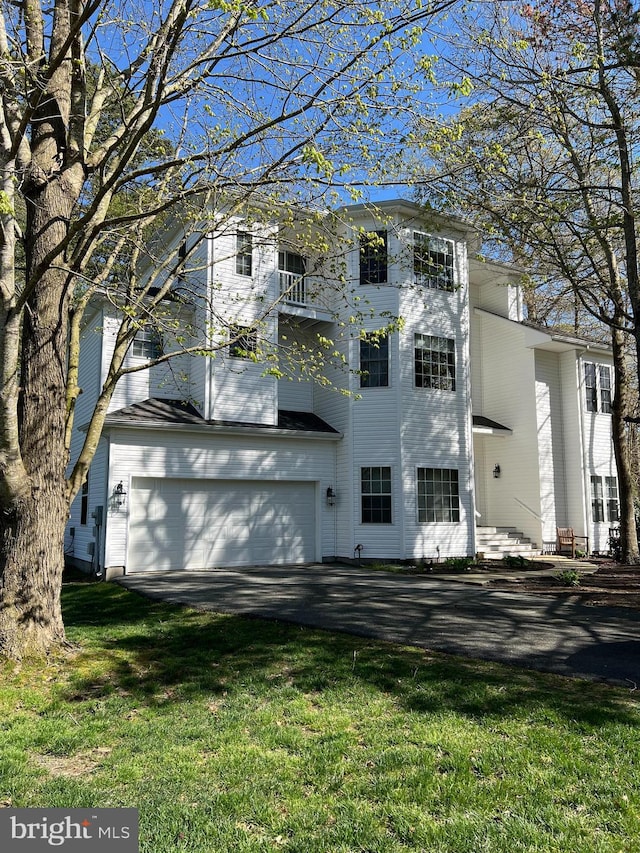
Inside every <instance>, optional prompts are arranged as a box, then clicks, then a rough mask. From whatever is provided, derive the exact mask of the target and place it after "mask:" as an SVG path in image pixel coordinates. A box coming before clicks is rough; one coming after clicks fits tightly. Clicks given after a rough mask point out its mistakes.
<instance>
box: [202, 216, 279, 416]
mask: <svg viewBox="0 0 640 853" xmlns="http://www.w3.org/2000/svg"><path fill="white" fill-rule="evenodd" d="M238 230H251V229H250V228H249V226H247V224H246V223H244V222H242V220H237V221H236V222H235V223H233V224H232V225H231V226H230V227H229V228H228V230H227V232H225V233H224V234H222V235H220V236H218V237H216V239H215V240H214V241H213V268H212V283H211V287H212V301H215V304H216V318H217V319H216V318H214V319H213V321H212V322H213V325H214V340H216V341H217V342H218V344H219V345H220V346H221V349H220V352H219V356H218V357H217V358H216V359H215V361H213V362H212V364H211V367H210V369H211V370H212V380H211V381H212V384H211V392H210V400H211V409H210V412H209V417H210V418H213V419H216V420H230V421H246V422H249V423H259V424H266V425H273V424H276V423H277V416H278V414H277V409H278V406H277V382H276V379H275V378H274V377H272V376H265V375H263V374H264V368H265V365H264V364H255V363H253V362H252V361H251V360H250V359H244V358H232V357H229V354H228V350H227V347H226V344H225V342H226V340H227V339H228V337H229V329H230V328H232V327H234V326H247V327H249V326H251V325H252V324H254V323H256V322H257V321H258V326H257V330H256V333H257V336H258V339H259V341H260V346H261V347H262V348H265V349H268V347H269V346H270V345H272V344H273V342H274V341H275V340H276V336H277V318H276V316H275V314H272V315H270V316H267V317H266V318H265V319H264V320H263V321H260V318H261V317H262V316H263V314H264V312H265V310H266V309H268V307H269V306H270V305H271V304H273V302H274V300H275V296H276V282H277V246H276V244H275V242H270V241H269V237H268V234H267V233H263V232H257V234H256V237H259V238H260V239H259V240H257V241H256V243H255V247H254V251H253V269H252V275H251V276H245V275H238V274H237V273H236V266H235V262H236V236H237V231H238ZM253 230H255V229H253ZM216 324H217V325H216Z"/></svg>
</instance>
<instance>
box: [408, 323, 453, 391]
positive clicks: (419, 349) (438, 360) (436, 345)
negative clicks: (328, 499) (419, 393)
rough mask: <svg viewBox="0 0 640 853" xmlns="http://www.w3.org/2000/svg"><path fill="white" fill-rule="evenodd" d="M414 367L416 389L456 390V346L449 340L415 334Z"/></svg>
mask: <svg viewBox="0 0 640 853" xmlns="http://www.w3.org/2000/svg"><path fill="white" fill-rule="evenodd" d="M414 366H415V383H416V388H433V389H435V390H436V391H455V390H456V346H455V341H454V340H452V339H451V338H440V337H438V336H437V335H422V334H416V335H415V339H414Z"/></svg>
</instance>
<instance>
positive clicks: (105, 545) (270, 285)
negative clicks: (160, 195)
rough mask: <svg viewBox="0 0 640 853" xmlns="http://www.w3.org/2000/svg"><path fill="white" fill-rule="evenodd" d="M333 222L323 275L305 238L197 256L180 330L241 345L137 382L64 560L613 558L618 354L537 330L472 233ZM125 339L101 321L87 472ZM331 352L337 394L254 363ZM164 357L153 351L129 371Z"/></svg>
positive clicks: (396, 217) (223, 238)
mask: <svg viewBox="0 0 640 853" xmlns="http://www.w3.org/2000/svg"><path fill="white" fill-rule="evenodd" d="M331 221H332V223H337V225H336V230H335V233H334V236H333V238H332V239H333V240H334V241H335V243H334V244H331V245H330V246H329V249H328V251H325V253H324V255H323V256H322V257H320V255H316V257H315V258H313V259H310V258H307V257H304V255H303V250H300V251H296V250H295V248H296V247H295V242H294V241H292V239H291V233H289V234H286V233H285V231H284V230H283V229H280V230H279V229H278V228H277V227H276V226H275V225H274V224H273V223H266V224H263V225H261V226H260V228H257V227H256V225H255V223H254V222H253V221H252V222H245V221H243V220H242V219H241V218H240V217H238V219H237V221H235V222H234V225H233V228H232V229H229V228H227V229H225V231H224V232H220V233H212V234H209V235H208V236H207V239H204V240H202V242H201V243H200V244H199V246H198V249H197V251H196V252H195V253H194V258H195V260H194V262H193V266H194V268H196V267H197V270H198V271H197V272H195V273H194V275H193V281H192V284H191V286H192V289H193V288H195V289H196V290H197V289H198V288H200V289H201V291H202V294H203V300H202V301H201V302H198V299H197V298H196V299H195V300H194V303H193V305H191V306H188V307H187V308H184V307H183V309H181V310H192V311H193V312H195V314H198V312H200V314H203V313H204V314H206V316H204V317H201V319H204V320H205V321H206V322H210V323H211V325H212V326H215V324H214V323H213V320H212V317H210V316H209V314H212V315H215V318H216V322H217V323H220V319H221V318H222V320H223V323H222V326H220V328H221V329H222V327H223V326H225V325H226V331H224V332H222V331H220V332H219V333H217V332H215V331H214V332H212V335H213V336H214V337H215V335H216V334H227V335H230V336H231V342H230V343H228V345H225V346H224V348H223V349H222V350H221V352H220V357H217V358H210V357H205V356H203V355H197V356H186V355H182V356H180V357H179V358H178V359H177V360H176V361H177V364H174V365H173V367H171V368H169V367H167V366H164V367H160V366H158V367H154V368H152V369H150V370H145V371H142V372H138V373H131V374H128V375H127V376H126V377H125V378H124V379H123V380H122V382H121V383H120V385H119V388H118V390H117V392H116V394H115V396H114V398H113V400H112V403H111V408H110V414H109V415H108V418H107V422H106V426H105V429H104V432H103V436H102V438H101V441H100V445H99V449H98V452H97V454H96V457H95V459H94V461H93V464H92V466H91V469H90V472H89V477H88V481H87V483H86V485H85V487H84V488H83V491H82V494H80V495H79V496H78V498H77V500H76V501H75V502H74V505H73V507H72V512H71V517H70V521H69V526H68V533H67V538H66V550H67V555H68V557H69V559H70V560H71V561H73V562H75V563H77V564H80V565H85V566H86V565H92V566H93V567H94V569H96V570H100V571H102V570H103V569H104V570H106V574H107V575H108V576H109V575H114V574H117V573H122V572H127V573H130V572H144V571H153V570H161V569H169V568H172V569H196V568H198V569H200V568H213V567H216V566H244V565H253V564H269V563H273V564H276V563H283V564H284V563H309V562H316V561H322V560H325V561H329V560H334V559H353V558H359V559H362V560H374V559H378V560H408V561H417V560H421V559H423V558H424V559H426V560H436V559H444V558H446V557H448V556H462V555H468V554H474V553H476V552H477V551H485V552H490V551H491V550H492V548H493V549H494V550H495V552H496V553H497V554H501V553H503V552H507V553H517V552H519V551H520V552H524V553H527V552H531V551H538V552H539V551H541V550H543V549H544V548H545V547H550V545H549V543H551V545H552V543H553V542H554V541H555V537H556V528H557V527H573V528H574V530H575V533H576V534H580V535H586V536H588V537H589V542H590V548H591V549H592V550H596V551H598V550H606V549H607V547H608V546H607V540H608V535H609V527H610V526H611V524H612V523H614V522H615V521H616V520H617V517H618V492H617V476H616V469H615V462H614V456H613V448H612V440H611V416H610V409H611V395H612V374H613V368H612V361H611V355H610V352H609V350H608V349H607V348H606V347H604V346H601V345H598V344H593V343H589V342H586V341H583V340H578V339H575V338H571V337H568V336H566V335H556V334H554V333H553V332H552V331H550V330H544V329H539V328H534V327H532V326H530V325H528V324H527V323H526V322H525V320H524V317H523V307H522V300H521V293H520V289H519V284H518V281H519V278H520V273H519V272H518V270H516V269H514V268H511V267H508V266H504V265H500V264H495V263H489V262H481V261H479V260H477V259H476V258H475V254H474V245H475V243H476V235H475V234H474V233H473V231H471V230H470V229H469V227H468V226H467V225H466V224H465V223H463V222H461V221H458V220H455V219H450V218H444V217H440V218H434V217H433V216H427V215H426V214H425V213H424V212H423V210H422V209H421V208H420V207H418V206H417V205H415V204H413V203H410V202H406V201H393V202H383V203H380V204H377V205H375V206H370V205H365V204H363V205H354V206H351V207H348V208H345V209H344V210H342V211H339V214H338V215H337V216H336V215H335V214H332V216H331ZM372 234H374V235H375V236H374V237H373V238H372V237H371V235H372ZM363 235H364V236H363ZM334 249H335V250H334ZM338 259H339V263H338ZM196 261H197V263H196ZM194 282H195V284H194ZM205 297H206V298H205ZM278 297H280V301H277V300H278ZM272 302H273V303H275V307H274V309H273V310H272V311H271V312H270V313H269V315H268V317H267V319H266V322H264V323H262V324H260V326H258V327H253V326H252V322H253V321H254V319H255V317H256V316H257V312H258V310H263V308H264V305H265V304H267V305H268V304H271V303H272ZM354 306H358V308H357V309H356V308H354ZM354 315H355V316H354ZM397 317H399V318H402V322H401V323H399V324H397V326H393V327H392V330H391V331H389V332H388V334H382V335H378V336H372V335H371V334H369V335H367V332H369V333H371V332H373V331H376V330H379V329H380V328H381V327H384V326H386V325H387V324H388V323H389V318H397ZM117 324H118V316H117V314H116V313H115V311H114V309H113V308H112V306H110V305H109V304H108V303H107V302H104V303H101V302H99V301H96V303H95V313H94V314H93V315H92V316H91V317H90V318H89V319H88V322H87V324H86V327H85V330H84V335H83V342H82V348H81V374H80V385H81V387H82V388H83V394H82V395H81V397H80V398H79V401H78V408H77V414H76V423H77V429H78V432H77V435H76V437H75V439H74V446H73V448H72V452H74V453H77V452H78V447H79V443H80V442H81V440H82V426H83V424H85V423H86V422H87V420H88V417H89V411H90V409H91V407H92V406H93V403H94V401H95V398H96V394H97V390H98V388H99V387H101V383H102V382H103V380H104V378H105V375H106V370H107V365H108V360H109V358H110V355H111V351H112V348H113V345H114V336H115V329H116V327H117ZM318 334H320V335H322V337H323V339H324V340H326V341H332V342H333V344H332V348H333V350H334V352H335V353H336V354H337V355H339V356H340V357H341V358H342V359H343V360H344V363H345V365H346V369H341V368H340V367H339V366H327V367H326V370H325V371H324V373H325V376H326V377H328V378H329V379H330V383H329V384H330V385H331V386H333V387H327V384H326V383H324V384H323V383H318V382H314V381H312V380H311V379H310V378H309V376H308V375H307V374H308V372H309V371H306V370H305V368H304V366H302V367H301V368H300V369H298V370H296V369H295V368H294V367H288V368H283V372H284V373H285V374H288V375H284V376H279V375H274V373H277V371H276V372H274V371H269V370H268V367H269V364H268V363H267V364H266V365H265V363H264V362H260V361H258V362H256V361H254V359H252V357H251V356H252V355H253V353H254V350H255V349H256V347H257V343H258V340H257V339H258V337H261V338H264V341H265V342H266V343H267V344H268V345H273V346H275V345H276V344H279V345H280V346H281V347H282V348H287V349H288V350H289V351H291V350H295V351H298V352H301V351H304V352H307V353H311V354H312V357H314V358H316V359H317V358H318V354H317V352H316V351H315V349H314V343H313V342H314V336H317V335H318ZM155 346H157V341H155V340H154V339H153V338H152V337H151V336H149V335H145V334H144V333H141V334H140V335H139V336H138V338H137V339H136V341H135V342H134V344H133V346H132V347H131V350H130V352H129V354H128V356H127V359H128V364H130V365H134V364H136V363H137V362H138V363H139V362H144V361H145V360H146V359H147V358H148V357H149V356H152V355H153V350H154V347H155ZM305 348H306V349H305ZM314 353H315V354H314ZM337 360H338V361H339V359H337ZM265 366H266V367H267V370H265ZM311 372H312V371H311ZM336 387H338V388H342V389H343V390H344V391H347V392H350V393H340V392H339V391H338V390H336ZM497 528H500V529H504V530H502V532H501V534H500V531H498V534H496V529H497ZM492 543H493V544H492Z"/></svg>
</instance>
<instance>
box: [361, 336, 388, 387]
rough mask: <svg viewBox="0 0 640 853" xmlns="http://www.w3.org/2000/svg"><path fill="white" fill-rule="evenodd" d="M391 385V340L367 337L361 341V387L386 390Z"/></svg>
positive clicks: (381, 337) (385, 337) (380, 337)
mask: <svg viewBox="0 0 640 853" xmlns="http://www.w3.org/2000/svg"><path fill="white" fill-rule="evenodd" d="M388 385H389V338H388V337H387V335H369V336H367V335H365V337H363V338H361V339H360V387H361V388H386V387H387V386H388Z"/></svg>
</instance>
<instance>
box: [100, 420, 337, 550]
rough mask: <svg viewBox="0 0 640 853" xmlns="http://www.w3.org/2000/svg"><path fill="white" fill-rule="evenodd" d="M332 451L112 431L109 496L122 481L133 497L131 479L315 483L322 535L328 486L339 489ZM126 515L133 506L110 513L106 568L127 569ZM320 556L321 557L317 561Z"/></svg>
mask: <svg viewBox="0 0 640 853" xmlns="http://www.w3.org/2000/svg"><path fill="white" fill-rule="evenodd" d="M334 448H335V442H334V441H331V440H322V439H320V440H313V439H295V438H293V437H289V438H284V437H283V438H280V437H277V438H276V437H266V436H257V435H256V436H246V435H240V434H237V435H233V434H215V435H214V434H204V433H201V432H191V431H186V430H185V431H183V430H154V431H142V430H126V429H119V430H112V431H111V466H110V491H112V489H113V486H115V485H116V484H117V483H118V482H119V481H120V480H122V481H123V483H124V485H125V487H126V490H127V492H128V494H129V495H131V489H132V478H133V477H157V478H175V479H179V480H185V479H191V478H193V479H203V480H250V481H258V480H260V481H265V482H267V481H278V482H281V481H298V482H313V483H315V484H317V495H318V496H319V497H318V506H317V512H318V518H319V524H320V525H321V526H320V530H321V531H322V530H324V528H325V527H326V526H327V525H329V526H332V525H333V518H334V517H333V513H334V512H335V509H333V508H330V507H327V506H326V501H325V500H323V499H322V496H324V495H326V490H327V488H328V487H329V486H333V487H335V483H334V480H333V471H334V470H335V467H334V466H335V463H334V459H335V449H334ZM128 514H129V501H127V503H126V504H125V505H124V507H121V508H116V507H113V506H112V507H110V509H109V518H108V524H109V551H108V554H107V560H106V564H107V565H108V566H123V565H125V559H126V556H125V555H126V550H127V527H128ZM321 541H322V540H321ZM321 547H322V548H323V547H324V541H322V545H321ZM321 556H323V555H322V554H318V555H317V558H318V559H319V558H320V557H321ZM327 556H333V554H329V555H327Z"/></svg>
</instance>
